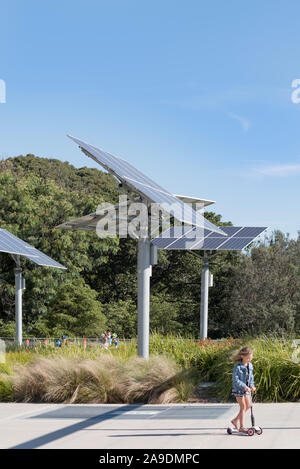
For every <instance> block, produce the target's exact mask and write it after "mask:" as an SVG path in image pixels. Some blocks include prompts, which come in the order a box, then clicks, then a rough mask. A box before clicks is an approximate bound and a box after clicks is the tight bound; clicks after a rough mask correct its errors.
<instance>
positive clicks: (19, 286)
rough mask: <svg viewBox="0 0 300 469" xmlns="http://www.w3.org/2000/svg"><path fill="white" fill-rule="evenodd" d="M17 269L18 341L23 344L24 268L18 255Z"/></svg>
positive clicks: (16, 307) (16, 313)
mask: <svg viewBox="0 0 300 469" xmlns="http://www.w3.org/2000/svg"><path fill="white" fill-rule="evenodd" d="M14 271H15V288H16V292H15V315H16V341H17V344H18V345H22V341H23V337H22V269H21V266H20V256H17V267H16V268H15V269H14Z"/></svg>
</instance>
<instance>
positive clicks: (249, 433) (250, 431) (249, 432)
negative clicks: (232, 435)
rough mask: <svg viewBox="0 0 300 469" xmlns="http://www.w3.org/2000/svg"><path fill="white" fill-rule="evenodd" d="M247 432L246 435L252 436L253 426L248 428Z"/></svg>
mask: <svg viewBox="0 0 300 469" xmlns="http://www.w3.org/2000/svg"><path fill="white" fill-rule="evenodd" d="M247 433H248V435H249V436H253V435H254V433H255V430H254V428H248V431H247Z"/></svg>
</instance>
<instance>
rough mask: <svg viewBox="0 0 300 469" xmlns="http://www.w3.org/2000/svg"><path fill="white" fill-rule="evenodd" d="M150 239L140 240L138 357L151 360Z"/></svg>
mask: <svg viewBox="0 0 300 469" xmlns="http://www.w3.org/2000/svg"><path fill="white" fill-rule="evenodd" d="M150 246H151V245H150V239H149V237H145V238H142V237H141V238H139V240H138V355H139V357H143V358H145V359H146V360H148V358H149V310H150V276H151V265H150Z"/></svg>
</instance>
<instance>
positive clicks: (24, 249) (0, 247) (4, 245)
mask: <svg viewBox="0 0 300 469" xmlns="http://www.w3.org/2000/svg"><path fill="white" fill-rule="evenodd" d="M0 251H1V252H7V253H8V254H15V255H19V256H24V257H26V258H27V259H30V260H31V261H32V262H34V263H35V264H38V265H43V266H46V267H55V268H57V269H66V267H64V266H63V265H62V264H60V263H59V262H56V261H54V260H53V259H51V257H48V256H46V254H44V253H42V252H41V251H39V250H38V249H36V248H34V247H33V246H31V245H30V244H28V243H26V242H25V241H23V240H22V239H20V238H18V237H17V236H15V235H13V234H12V233H10V232H9V231H7V230H5V229H0Z"/></svg>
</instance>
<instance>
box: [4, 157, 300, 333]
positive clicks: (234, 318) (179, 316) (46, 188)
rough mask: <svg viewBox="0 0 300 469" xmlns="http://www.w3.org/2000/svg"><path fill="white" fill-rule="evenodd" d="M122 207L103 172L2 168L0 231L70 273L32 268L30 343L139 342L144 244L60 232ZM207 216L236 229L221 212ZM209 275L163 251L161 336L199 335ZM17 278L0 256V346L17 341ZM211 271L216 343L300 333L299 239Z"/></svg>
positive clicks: (224, 260)
mask: <svg viewBox="0 0 300 469" xmlns="http://www.w3.org/2000/svg"><path fill="white" fill-rule="evenodd" d="M198 195H203V194H198ZM117 200H118V191H117V182H116V180H115V179H114V178H113V177H112V176H110V175H108V174H106V173H104V172H102V171H100V170H97V169H90V168H86V167H84V168H80V169H77V168H75V167H73V166H71V165H70V164H69V163H63V162H61V161H59V160H56V159H46V158H39V157H36V156H34V155H27V156H18V157H15V158H8V159H6V160H3V161H1V162H0V227H1V228H6V229H8V230H9V231H11V232H12V233H14V234H15V235H17V236H19V237H20V238H22V239H23V240H25V241H27V242H29V243H30V244H32V245H34V246H35V247H36V248H37V249H40V250H41V251H43V252H45V253H46V254H47V255H49V256H50V257H52V258H53V259H55V260H57V261H58V262H60V263H62V264H63V265H65V266H66V267H67V269H68V270H67V271H59V270H56V269H50V268H42V267H37V266H35V265H34V264H33V263H31V262H29V261H26V260H23V269H24V276H25V278H26V290H25V291H24V295H23V318H24V336H31V337H32V336H36V337H46V336H48V337H49V336H52V337H55V336H58V335H61V334H67V335H69V336H78V335H80V336H99V334H100V333H101V332H102V331H103V329H104V328H110V329H111V330H113V331H115V332H117V333H118V334H119V336H120V337H126V338H130V337H135V336H136V334H137V313H136V296H137V281H136V263H137V257H136V254H137V243H136V241H134V240H132V239H131V238H128V239H120V240H119V239H117V238H116V239H115V238H106V239H99V238H98V237H97V236H96V234H94V233H86V232H80V231H74V232H70V231H67V230H62V229H55V226H57V225H58V224H60V223H63V222H65V221H67V220H70V219H72V218H76V217H79V216H83V215H86V214H88V213H91V212H93V211H95V210H96V209H97V206H98V205H99V204H100V203H102V202H104V201H105V202H112V203H116V202H117ZM206 217H207V218H209V219H210V220H211V221H212V222H214V223H216V224H218V225H222V224H230V222H223V221H222V218H221V216H220V215H218V214H215V213H213V212H207V213H206ZM201 266H202V260H201V258H196V257H194V256H192V255H191V254H190V253H188V252H178V251H169V252H164V251H161V252H159V263H158V265H157V266H155V267H154V268H153V275H152V278H151V314H150V318H151V322H150V327H151V330H152V331H159V332H160V333H162V334H167V333H173V334H181V335H182V336H190V337H197V336H198V334H199V332H198V331H199V304H200V292H201V289H200V285H201ZM13 269H14V261H13V260H12V258H11V257H10V256H9V255H7V254H3V253H0V299H1V301H0V337H4V336H6V337H7V336H14V334H15V323H14V271H13ZM211 269H212V273H213V274H214V287H213V288H210V304H209V335H210V336H211V337H212V338H219V337H226V336H232V337H238V336H239V335H240V334H242V333H244V332H247V333H252V334H260V333H269V332H274V331H276V332H278V333H280V334H281V333H285V332H288V333H294V334H297V333H299V331H300V319H299V315H300V314H299V313H300V294H299V292H300V288H299V287H300V237H299V238H298V240H296V241H295V240H290V239H289V237H288V236H287V235H284V234H283V233H280V232H275V233H274V234H273V236H272V237H271V238H270V239H266V240H265V241H264V243H260V244H259V245H255V246H252V248H251V249H249V250H248V252H246V253H237V252H224V253H218V254H217V255H216V256H215V257H214V258H213V260H212V263H211Z"/></svg>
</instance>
